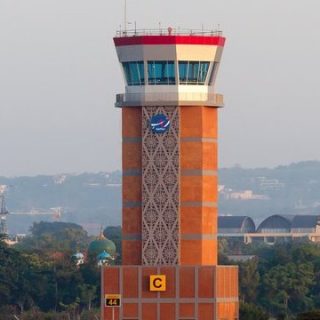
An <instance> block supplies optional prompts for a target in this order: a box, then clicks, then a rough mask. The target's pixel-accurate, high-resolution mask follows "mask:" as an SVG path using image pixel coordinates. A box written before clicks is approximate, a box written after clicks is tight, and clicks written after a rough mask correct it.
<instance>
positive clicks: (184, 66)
mask: <svg viewBox="0 0 320 320" xmlns="http://www.w3.org/2000/svg"><path fill="white" fill-rule="evenodd" d="M209 65H210V62H208V61H179V81H180V84H193V85H199V84H205V81H206V78H207V74H208V70H209Z"/></svg>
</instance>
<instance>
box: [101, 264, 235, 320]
mask: <svg viewBox="0 0 320 320" xmlns="http://www.w3.org/2000/svg"><path fill="white" fill-rule="evenodd" d="M237 272H238V268H237V267H234V266H232V267H229V266H188V267H187V266H180V267H179V266H167V267H144V266H123V267H106V268H104V269H103V278H104V285H103V292H102V293H103V296H104V294H121V296H122V308H115V311H116V313H115V320H120V319H121V320H122V319H125V318H127V319H141V320H142V319H143V320H180V319H186V318H190V319H195V320H222V319H223V320H235V319H238V291H237V282H238V278H237ZM151 274H162V275H166V278H167V281H166V282H167V290H166V291H165V292H158V293H157V292H150V291H149V276H150V275H151ZM223 286H224V287H223ZM102 309H103V317H102V319H104V320H109V319H110V320H111V318H110V316H111V315H112V312H111V308H108V307H104V308H102Z"/></svg>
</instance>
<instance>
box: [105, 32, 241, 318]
mask: <svg viewBox="0 0 320 320" xmlns="http://www.w3.org/2000/svg"><path fill="white" fill-rule="evenodd" d="M114 43H115V46H116V50H117V54H118V58H119V61H120V65H121V69H122V70H123V74H124V78H125V82H126V87H125V93H123V94H118V95H117V97H116V102H115V106H116V107H119V108H121V110H122V168H123V180H122V192H123V195H122V197H123V203H122V204H123V211H122V227H123V228H122V232H123V241H122V263H123V265H122V266H115V267H106V268H104V270H103V280H102V281H103V297H105V295H112V294H114V295H120V297H121V301H122V305H121V307H112V306H108V305H106V306H105V307H104V308H102V309H103V312H102V313H103V319H112V316H113V317H114V319H121V320H122V319H131V320H133V319H143V320H160V319H166V320H170V319H172V320H178V319H197V320H207V319H208V320H209V319H225V320H226V319H230V320H231V319H232V320H234V319H238V285H237V283H238V281H237V274H238V273H237V268H236V267H228V266H218V265H217V255H218V254H217V251H218V250H217V210H218V208H217V202H218V182H217V145H218V118H217V116H218V114H217V113H218V109H219V108H221V107H223V96H222V95H221V94H217V93H216V92H215V89H214V83H215V79H216V76H217V71H218V68H219V63H220V59H221V56H222V51H223V47H224V43H225V38H224V37H223V36H222V35H221V33H220V32H216V33H212V32H211V33H205V32H203V33H201V34H196V33H192V34H188V35H185V34H181V33H180V34H176V33H174V32H172V30H171V29H170V30H168V33H167V34H165V33H163V32H160V33H159V34H148V33H146V32H144V33H142V34H137V33H136V32H135V33H134V34H132V35H130V34H129V33H128V32H126V33H125V34H119V36H117V37H115V38H114Z"/></svg>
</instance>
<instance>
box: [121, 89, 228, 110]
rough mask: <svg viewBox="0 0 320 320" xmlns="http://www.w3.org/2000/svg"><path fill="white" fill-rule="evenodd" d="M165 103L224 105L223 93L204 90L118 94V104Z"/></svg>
mask: <svg viewBox="0 0 320 320" xmlns="http://www.w3.org/2000/svg"><path fill="white" fill-rule="evenodd" d="M153 102H158V103H164V102H171V103H173V104H174V103H176V104H181V103H182V104H183V103H186V102H190V103H192V102H203V103H209V104H210V105H216V106H220V107H222V106H223V105H224V103H223V95H222V94H214V93H204V92H179V93H172V92H154V93H123V94H117V95H116V105H118V106H122V105H126V104H128V105H132V104H137V105H140V104H141V105H143V104H148V103H153Z"/></svg>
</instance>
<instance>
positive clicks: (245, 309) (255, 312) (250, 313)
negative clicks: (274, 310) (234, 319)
mask: <svg viewBox="0 0 320 320" xmlns="http://www.w3.org/2000/svg"><path fill="white" fill-rule="evenodd" d="M268 319H269V315H268V314H267V313H266V312H265V311H264V310H263V309H262V308H261V307H258V306H256V305H254V304H252V303H244V302H242V303H240V320H268Z"/></svg>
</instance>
